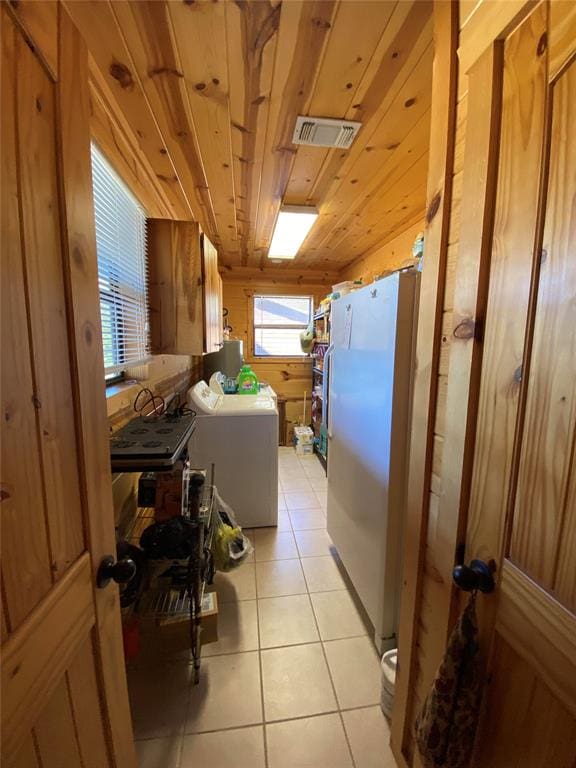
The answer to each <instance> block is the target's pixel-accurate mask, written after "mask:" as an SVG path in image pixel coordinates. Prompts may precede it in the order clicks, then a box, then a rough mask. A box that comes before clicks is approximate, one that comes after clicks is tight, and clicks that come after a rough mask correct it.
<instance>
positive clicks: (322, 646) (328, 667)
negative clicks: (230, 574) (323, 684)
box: [300, 558, 356, 768]
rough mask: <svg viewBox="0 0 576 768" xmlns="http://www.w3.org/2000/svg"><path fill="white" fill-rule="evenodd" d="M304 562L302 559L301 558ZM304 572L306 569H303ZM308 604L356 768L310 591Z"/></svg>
mask: <svg viewBox="0 0 576 768" xmlns="http://www.w3.org/2000/svg"><path fill="white" fill-rule="evenodd" d="M300 560H302V558H300ZM300 567H301V568H302V563H300ZM302 570H303V571H304V568H302ZM304 579H306V574H304ZM306 585H307V586H308V582H306ZM308 602H309V603H310V608H311V609H312V616H313V617H314V624H315V625H316V631H317V632H318V637H319V638H320V646H321V648H322V657H323V659H324V664H326V669H327V670H328V677H329V678H330V685H331V686H332V692H333V694H334V700H335V701H336V706H337V707H338V719H339V720H340V725H341V726H342V731H343V733H344V738H345V739H346V744H347V745H348V753H349V755H350V759H351V760H352V766H353V768H356V761H355V759H354V753H353V752H352V745H351V744H350V739H349V738H348V733H347V731H346V726H345V724H344V718H343V717H342V711H341V707H340V700H339V699H338V693H337V691H336V685H335V684H334V678H333V676H332V671H331V669H330V664H329V663H328V656H327V655H326V649H325V648H324V641H323V639H322V633H321V632H320V625H319V624H318V618H317V616H316V611H315V610H314V603H313V602H312V598H311V597H310V590H308Z"/></svg>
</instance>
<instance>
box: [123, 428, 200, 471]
mask: <svg viewBox="0 0 576 768" xmlns="http://www.w3.org/2000/svg"><path fill="white" fill-rule="evenodd" d="M194 422H195V415H193V414H190V415H189V414H186V415H181V416H174V415H172V414H164V415H162V416H137V417H136V418H135V419H132V421H131V422H129V423H128V424H126V425H125V426H124V427H122V429H119V430H118V432H116V433H115V434H113V435H112V436H111V437H110V460H111V463H112V470H113V471H115V472H158V471H162V470H169V469H171V468H172V467H173V466H174V464H175V463H176V461H177V460H178V458H179V457H180V455H181V454H182V452H183V450H184V449H185V448H186V444H187V442H188V440H189V438H190V435H191V434H192V432H193V431H194Z"/></svg>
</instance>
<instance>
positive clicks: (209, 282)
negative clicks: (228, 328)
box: [202, 235, 222, 352]
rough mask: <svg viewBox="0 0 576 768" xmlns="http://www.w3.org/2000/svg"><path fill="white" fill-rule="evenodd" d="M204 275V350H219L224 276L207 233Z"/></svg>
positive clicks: (203, 250) (203, 266)
mask: <svg viewBox="0 0 576 768" xmlns="http://www.w3.org/2000/svg"><path fill="white" fill-rule="evenodd" d="M202 277H203V284H204V321H205V322H204V350H205V351H206V352H217V351H218V350H219V349H220V346H221V344H222V278H221V277H220V273H219V272H218V251H217V250H216V248H214V246H213V245H212V243H211V242H210V240H208V238H207V237H206V235H202Z"/></svg>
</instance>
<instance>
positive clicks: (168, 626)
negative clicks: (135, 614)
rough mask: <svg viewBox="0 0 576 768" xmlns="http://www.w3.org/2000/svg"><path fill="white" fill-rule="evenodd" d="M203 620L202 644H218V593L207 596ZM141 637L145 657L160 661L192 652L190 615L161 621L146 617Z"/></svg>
mask: <svg viewBox="0 0 576 768" xmlns="http://www.w3.org/2000/svg"><path fill="white" fill-rule="evenodd" d="M201 618H202V621H201V624H200V644H201V645H208V644H209V643H215V642H216V641H217V640H218V597H217V595H216V592H206V593H205V594H204V598H203V600H202V613H201ZM140 634H141V639H142V646H143V647H144V650H145V653H146V654H152V655H154V656H155V657H157V658H158V657H161V656H170V655H172V654H175V653H178V652H180V651H187V650H190V615H189V613H188V612H182V613H179V614H176V615H173V616H169V617H166V618H161V617H157V616H153V615H152V616H150V615H149V616H147V615H146V614H144V615H142V616H141V617H140Z"/></svg>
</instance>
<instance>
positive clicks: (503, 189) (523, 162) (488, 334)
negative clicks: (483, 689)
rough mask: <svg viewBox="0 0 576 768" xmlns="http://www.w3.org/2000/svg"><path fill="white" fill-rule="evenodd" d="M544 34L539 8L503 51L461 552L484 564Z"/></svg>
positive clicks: (523, 289)
mask: <svg viewBox="0 0 576 768" xmlns="http://www.w3.org/2000/svg"><path fill="white" fill-rule="evenodd" d="M545 32H546V9H545V7H544V6H540V7H538V8H537V9H536V10H535V11H534V12H533V13H532V14H531V15H530V17H529V18H528V19H527V20H526V22H525V23H524V24H522V26H521V27H520V28H519V29H518V30H517V31H516V32H515V33H514V34H513V35H512V36H511V37H510V38H509V39H508V40H507V41H506V44H505V50H504V80H503V98H502V123H501V134H500V135H501V151H500V163H499V169H498V179H499V182H498V192H497V198H496V210H495V221H494V239H493V247H492V256H491V268H490V285H489V293H488V304H487V310H486V329H485V334H484V353H483V360H482V378H481V385H480V396H479V403H478V426H477V438H476V446H475V459H474V462H475V466H474V473H473V478H472V486H471V494H470V507H469V512H468V539H467V549H468V551H469V552H470V553H471V555H472V556H474V557H482V558H484V559H490V558H495V557H497V556H498V554H499V552H500V545H501V541H502V535H503V530H504V515H503V510H504V509H505V505H506V501H507V498H508V492H509V479H510V470H511V463H512V454H513V447H514V435H515V430H516V417H517V412H518V396H519V391H520V379H521V365H522V360H523V353H524V338H525V331H526V321H527V313H528V301H529V296H530V280H531V272H532V253H533V250H534V243H535V240H536V220H537V216H538V202H539V189H538V184H537V183H535V179H536V180H537V179H538V178H539V176H540V166H541V154H542V150H541V145H542V136H543V133H544V125H545V119H546V116H545V94H546V82H547V73H546V56H545V55H538V43H539V41H540V39H541V38H542V35H544V34H545ZM519 212H522V215H519ZM488 519H489V520H490V524H487V520H488Z"/></svg>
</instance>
